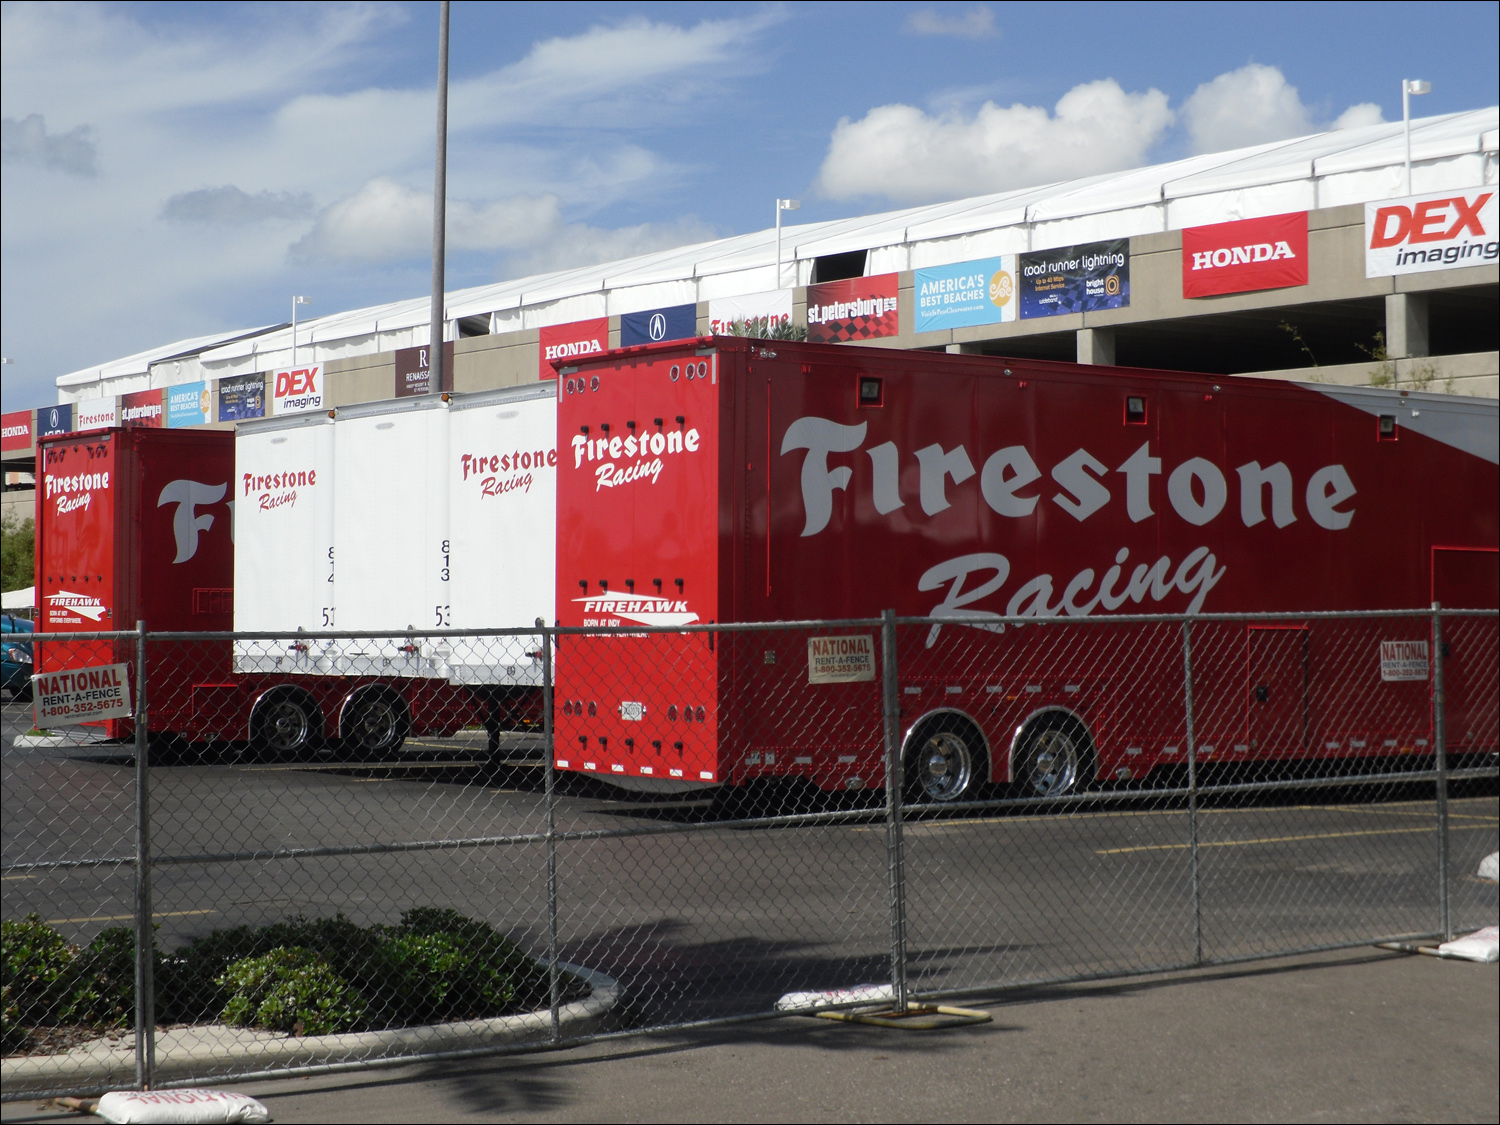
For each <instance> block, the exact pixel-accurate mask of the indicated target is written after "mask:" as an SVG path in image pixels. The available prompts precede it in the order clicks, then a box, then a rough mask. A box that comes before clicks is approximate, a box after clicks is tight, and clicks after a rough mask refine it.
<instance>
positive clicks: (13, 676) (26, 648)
mask: <svg viewBox="0 0 1500 1125" xmlns="http://www.w3.org/2000/svg"><path fill="white" fill-rule="evenodd" d="M35 628H36V626H35V625H34V624H33V623H32V622H30V621H28V620H27V619H26V618H24V617H12V616H11V615H10V614H8V613H6V614H0V668H3V673H4V675H3V679H0V683H3V685H4V686H5V688H6V689H8V690H9V691H10V695H11V698H12V699H30V698H31V641H30V640H26V639H23V636H24V635H25V634H27V633H30V632H32V631H33V630H34V629H35Z"/></svg>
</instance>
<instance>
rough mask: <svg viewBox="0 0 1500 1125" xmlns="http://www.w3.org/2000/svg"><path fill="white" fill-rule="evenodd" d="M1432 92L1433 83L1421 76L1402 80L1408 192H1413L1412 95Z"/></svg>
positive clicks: (1403, 128)
mask: <svg viewBox="0 0 1500 1125" xmlns="http://www.w3.org/2000/svg"><path fill="white" fill-rule="evenodd" d="M1430 93H1432V83H1431V82H1423V81H1422V80H1421V79H1420V78H1405V79H1402V81H1401V128H1402V130H1403V131H1404V132H1405V133H1406V194H1407V195H1410V194H1411V96H1412V95H1413V94H1430Z"/></svg>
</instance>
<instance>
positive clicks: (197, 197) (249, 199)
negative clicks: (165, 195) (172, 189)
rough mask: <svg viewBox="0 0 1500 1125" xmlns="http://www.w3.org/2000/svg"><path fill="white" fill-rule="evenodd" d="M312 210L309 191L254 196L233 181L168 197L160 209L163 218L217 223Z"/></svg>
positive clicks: (294, 216)
mask: <svg viewBox="0 0 1500 1125" xmlns="http://www.w3.org/2000/svg"><path fill="white" fill-rule="evenodd" d="M312 213H313V197H312V196H311V195H309V194H308V193H307V192H300V193H293V192H290V191H258V192H256V193H255V194H254V195H251V194H250V193H249V192H247V191H242V190H241V189H240V188H237V187H235V186H234V185H233V184H226V185H224V186H223V187H214V188H199V189H198V190H197V191H185V192H182V193H181V194H178V195H174V196H172V198H171V199H169V200H167V202H166V204H165V205H164V206H163V207H162V209H161V217H162V218H163V219H166V220H167V221H168V222H174V223H209V224H212V225H215V226H246V225H248V224H252V223H263V222H268V221H274V220H278V219H282V220H284V219H302V218H306V217H307V216H309V215H311V214H312Z"/></svg>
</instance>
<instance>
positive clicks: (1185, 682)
mask: <svg viewBox="0 0 1500 1125" xmlns="http://www.w3.org/2000/svg"><path fill="white" fill-rule="evenodd" d="M1182 702H1183V710H1184V712H1185V714H1186V716H1187V766H1188V868H1189V871H1190V872H1191V879H1192V895H1193V964H1195V965H1201V964H1202V963H1203V896H1202V893H1201V891H1200V888H1199V884H1198V742H1197V739H1196V738H1195V737H1194V731H1193V626H1192V623H1191V622H1190V621H1188V620H1187V619H1185V618H1184V620H1183V622H1182Z"/></svg>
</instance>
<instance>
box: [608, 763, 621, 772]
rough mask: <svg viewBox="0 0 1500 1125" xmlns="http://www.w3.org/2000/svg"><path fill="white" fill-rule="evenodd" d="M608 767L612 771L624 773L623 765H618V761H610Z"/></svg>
mask: <svg viewBox="0 0 1500 1125" xmlns="http://www.w3.org/2000/svg"><path fill="white" fill-rule="evenodd" d="M609 768H610V770H611V771H613V772H614V773H624V772H625V767H624V766H622V765H620V764H619V763H618V762H611V763H610V764H609Z"/></svg>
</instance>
